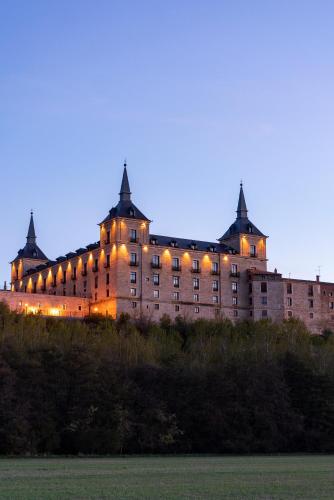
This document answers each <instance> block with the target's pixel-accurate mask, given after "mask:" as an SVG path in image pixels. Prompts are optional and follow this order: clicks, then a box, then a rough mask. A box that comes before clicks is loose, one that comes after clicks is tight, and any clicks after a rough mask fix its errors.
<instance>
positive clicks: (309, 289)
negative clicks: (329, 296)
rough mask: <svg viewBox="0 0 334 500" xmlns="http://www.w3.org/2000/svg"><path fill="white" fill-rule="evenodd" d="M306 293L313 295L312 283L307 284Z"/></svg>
mask: <svg viewBox="0 0 334 500" xmlns="http://www.w3.org/2000/svg"><path fill="white" fill-rule="evenodd" d="M308 295H309V297H313V285H309V286H308Z"/></svg>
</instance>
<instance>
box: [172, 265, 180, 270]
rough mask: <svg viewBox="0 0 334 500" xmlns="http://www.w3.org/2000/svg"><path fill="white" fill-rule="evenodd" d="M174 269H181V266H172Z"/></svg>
mask: <svg viewBox="0 0 334 500" xmlns="http://www.w3.org/2000/svg"><path fill="white" fill-rule="evenodd" d="M172 271H181V266H180V265H178V266H172Z"/></svg>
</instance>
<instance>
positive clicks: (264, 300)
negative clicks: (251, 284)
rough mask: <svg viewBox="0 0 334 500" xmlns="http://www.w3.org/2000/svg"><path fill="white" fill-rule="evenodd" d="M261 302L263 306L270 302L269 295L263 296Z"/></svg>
mask: <svg viewBox="0 0 334 500" xmlns="http://www.w3.org/2000/svg"><path fill="white" fill-rule="evenodd" d="M261 304H262V305H263V306H266V305H267V304H268V300H267V297H261Z"/></svg>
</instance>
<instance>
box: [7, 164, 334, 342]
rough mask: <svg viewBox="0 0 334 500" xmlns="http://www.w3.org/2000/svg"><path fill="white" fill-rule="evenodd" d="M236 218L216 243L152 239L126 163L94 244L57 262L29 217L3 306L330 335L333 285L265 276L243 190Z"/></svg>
mask: <svg viewBox="0 0 334 500" xmlns="http://www.w3.org/2000/svg"><path fill="white" fill-rule="evenodd" d="M236 212H237V216H236V219H235V220H234V222H233V223H232V224H231V226H230V227H229V228H228V229H227V231H226V232H225V233H224V234H223V236H221V237H220V238H219V239H217V240H216V241H198V240H191V239H185V238H178V237H173V236H165V235H158V234H152V233H151V232H150V224H151V221H150V219H148V218H147V217H146V216H145V215H144V214H143V213H142V212H141V211H140V210H139V209H138V208H137V207H136V205H135V204H134V203H133V201H132V196H131V191H130V185H129V181H128V175H127V167H126V164H125V165H124V172H123V178H122V183H121V189H120V193H119V201H118V203H117V205H116V206H115V207H113V208H111V209H110V210H109V212H108V214H107V216H106V217H105V218H104V219H103V220H102V221H101V222H100V224H99V227H100V234H99V240H98V241H97V242H95V243H92V244H89V245H87V246H85V247H82V248H79V249H77V250H75V251H70V252H68V253H66V254H64V255H63V256H60V257H58V258H56V259H55V260H51V259H49V258H48V257H47V256H46V255H45V254H44V253H43V251H42V250H41V249H40V248H39V247H38V245H37V242H36V234H35V228H34V219H33V214H32V213H31V218H30V224H29V229H28V235H27V242H26V244H25V246H24V248H23V249H21V250H19V252H18V255H17V256H16V257H15V259H14V260H13V261H12V263H11V291H7V292H6V291H2V292H0V300H5V301H6V302H7V303H8V304H9V305H10V307H11V309H15V310H18V311H20V312H31V313H36V312H40V313H41V314H45V315H49V314H51V315H59V316H69V317H82V316H85V315H87V314H88V313H89V312H95V313H101V314H103V315H109V316H112V317H117V316H119V315H120V314H121V313H128V314H130V315H131V316H136V317H139V316H142V315H144V316H146V317H149V318H151V319H152V320H159V319H160V318H161V317H162V316H163V315H168V316H170V317H171V318H172V319H174V318H175V317H177V316H180V315H181V316H183V317H185V318H188V319H195V318H207V319H210V318H211V319H212V318H217V317H218V318H219V317H222V318H224V317H225V318H230V319H231V320H238V319H240V320H242V319H254V320H258V319H266V318H271V319H273V320H274V321H282V320H283V319H285V318H289V317H292V316H295V317H299V318H301V319H302V320H303V321H304V322H305V323H306V325H307V326H308V328H309V329H310V330H311V331H312V332H313V333H320V332H321V331H322V330H324V329H325V328H334V284H331V283H322V282H320V280H319V279H317V280H316V281H306V280H305V281H304V280H295V279H285V278H283V277H282V275H281V274H279V273H277V272H276V271H275V272H269V271H267V255H266V240H267V236H266V235H265V234H264V233H262V232H261V231H260V230H259V229H258V228H257V227H256V226H255V225H254V224H253V222H251V220H250V219H249V218H248V210H247V205H246V201H245V196H244V191H243V186H242V184H241V185H240V192H239V200H238V205H237V211H236Z"/></svg>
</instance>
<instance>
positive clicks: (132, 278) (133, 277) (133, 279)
mask: <svg viewBox="0 0 334 500" xmlns="http://www.w3.org/2000/svg"><path fill="white" fill-rule="evenodd" d="M130 283H133V284H135V283H137V273H135V272H132V273H130Z"/></svg>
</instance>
